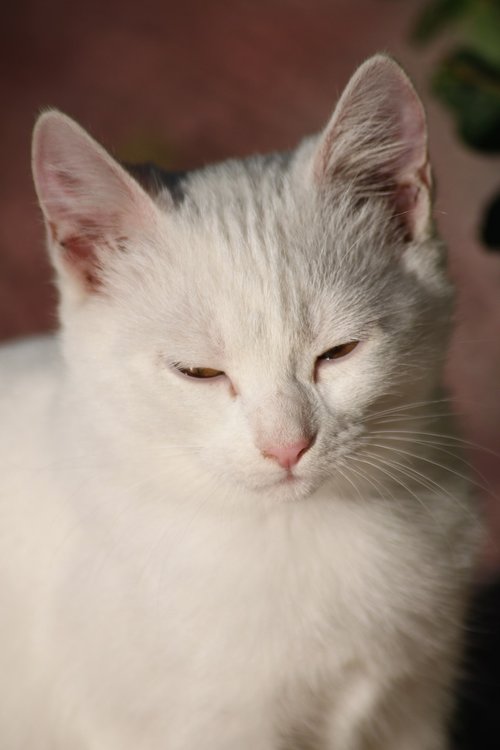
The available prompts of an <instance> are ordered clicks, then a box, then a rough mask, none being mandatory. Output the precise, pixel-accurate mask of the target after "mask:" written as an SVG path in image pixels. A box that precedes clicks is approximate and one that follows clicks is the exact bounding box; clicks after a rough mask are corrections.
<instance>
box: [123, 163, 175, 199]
mask: <svg viewBox="0 0 500 750" xmlns="http://www.w3.org/2000/svg"><path fill="white" fill-rule="evenodd" d="M122 166H123V167H124V169H126V170H127V172H128V173H129V174H130V175H131V176H132V177H133V178H134V179H135V180H137V182H138V183H139V184H140V185H141V186H142V187H143V188H144V190H146V192H147V193H149V194H150V195H152V196H155V195H158V193H160V192H161V191H162V190H164V189H165V188H167V189H168V191H169V192H170V195H171V196H172V199H173V201H174V204H175V205H176V206H177V205H180V204H181V203H182V201H183V200H184V197H185V193H184V190H183V187H182V183H183V181H184V179H185V177H186V176H187V174H188V172H183V171H179V172H169V171H168V170H166V169H162V168H161V167H157V166H156V164H151V163H150V162H146V163H144V164H130V163H127V162H125V163H123V164H122Z"/></svg>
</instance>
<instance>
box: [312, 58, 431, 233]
mask: <svg viewBox="0 0 500 750" xmlns="http://www.w3.org/2000/svg"><path fill="white" fill-rule="evenodd" d="M313 169H314V179H315V180H316V182H317V183H319V184H320V185H325V184H326V185H327V184H328V183H330V182H331V181H333V180H335V181H337V182H338V181H339V180H340V181H344V182H345V183H346V186H347V185H348V186H349V188H350V189H352V190H353V191H354V195H355V196H356V197H359V199H363V198H368V197H370V196H373V195H380V196H386V197H387V200H388V202H389V204H390V206H391V210H392V211H393V214H394V216H395V217H397V219H398V222H399V224H400V225H401V226H402V228H403V230H404V232H405V237H406V239H408V240H413V239H417V240H418V239H423V238H424V237H425V236H426V235H427V234H428V233H429V230H430V226H431V173H430V167H429V160H428V154H427V127H426V120H425V114H424V110H423V107H422V104H421V102H420V99H419V98H418V96H417V93H416V92H415V89H414V88H413V85H412V83H411V82H410V80H409V78H408V77H407V75H406V74H405V73H404V72H403V70H402V69H401V68H400V67H399V65H398V64H397V63H395V62H394V61H393V60H391V58H389V57H386V56H385V55H375V56H374V57H372V58H370V59H369V60H367V61H366V62H365V63H364V64H363V65H361V67H359V68H358V70H357V71H356V73H355V74H354V76H353V77H352V78H351V80H350V82H349V83H348V85H347V87H346V89H345V91H344V93H343V94H342V96H341V98H340V101H339V103H338V104H337V107H336V109H335V111H334V113H333V116H332V118H331V120H330V122H329V123H328V125H327V127H326V129H325V131H324V133H323V134H322V136H321V137H320V142H319V146H318V149H317V151H316V154H315V160H314V166H313Z"/></svg>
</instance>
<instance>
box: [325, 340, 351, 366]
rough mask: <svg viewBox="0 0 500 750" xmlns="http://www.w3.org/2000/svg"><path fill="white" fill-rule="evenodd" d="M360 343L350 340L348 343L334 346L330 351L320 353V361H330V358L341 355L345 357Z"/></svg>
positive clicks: (336, 357) (337, 357)
mask: <svg viewBox="0 0 500 750" xmlns="http://www.w3.org/2000/svg"><path fill="white" fill-rule="evenodd" d="M358 344H359V341H348V342H347V343H346V344H339V345H338V346H333V347H332V348H331V349H328V351H326V352H324V353H323V354H320V356H319V357H318V361H320V360H326V361H328V360H330V359H340V358H341V357H345V356H346V355H347V354H350V353H351V352H352V351H353V350H354V349H355V348H356V347H357V345H358Z"/></svg>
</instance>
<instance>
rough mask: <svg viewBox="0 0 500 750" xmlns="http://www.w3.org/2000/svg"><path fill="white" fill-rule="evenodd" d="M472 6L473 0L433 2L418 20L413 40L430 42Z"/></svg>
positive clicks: (436, 0)
mask: <svg viewBox="0 0 500 750" xmlns="http://www.w3.org/2000/svg"><path fill="white" fill-rule="evenodd" d="M470 4H471V0H433V2H431V3H428V4H427V5H426V6H425V8H424V10H423V11H422V13H421V14H420V16H419V17H418V19H417V22H416V25H415V28H414V30H413V40H414V41H415V42H419V43H422V44H423V43H425V42H428V41H430V40H431V39H432V38H433V37H434V36H436V34H438V33H439V32H440V31H442V30H443V29H444V28H445V27H446V26H448V25H449V24H450V23H453V22H455V21H456V20H457V19H458V18H460V17H461V16H462V15H463V14H464V13H465V12H466V11H467V9H468V7H469V5H470Z"/></svg>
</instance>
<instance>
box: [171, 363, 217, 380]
mask: <svg viewBox="0 0 500 750" xmlns="http://www.w3.org/2000/svg"><path fill="white" fill-rule="evenodd" d="M176 367H177V369H178V370H179V372H182V374H183V375H188V376H189V377H190V378H216V377H218V376H219V375H224V373H223V372H222V370H213V369H212V368H211V367H181V365H176Z"/></svg>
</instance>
